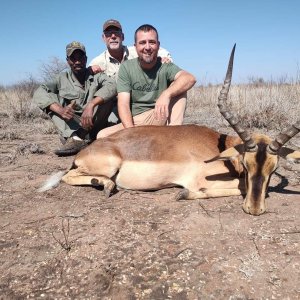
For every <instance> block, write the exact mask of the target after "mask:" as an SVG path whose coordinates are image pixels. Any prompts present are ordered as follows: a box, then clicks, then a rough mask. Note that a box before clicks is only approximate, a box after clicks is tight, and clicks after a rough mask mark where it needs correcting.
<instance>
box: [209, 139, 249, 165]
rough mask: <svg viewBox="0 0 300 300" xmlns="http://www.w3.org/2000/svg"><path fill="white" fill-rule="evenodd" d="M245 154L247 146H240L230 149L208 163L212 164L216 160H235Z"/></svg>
mask: <svg viewBox="0 0 300 300" xmlns="http://www.w3.org/2000/svg"><path fill="white" fill-rule="evenodd" d="M243 153H245V145H244V144H239V145H236V146H234V147H231V148H228V149H226V150H225V151H223V152H221V153H220V154H219V155H218V156H216V157H214V158H212V159H209V160H206V161H205V162H206V163H210V162H213V161H216V160H235V159H236V158H238V156H240V155H241V154H243Z"/></svg>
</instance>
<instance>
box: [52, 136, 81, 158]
mask: <svg viewBox="0 0 300 300" xmlns="http://www.w3.org/2000/svg"><path fill="white" fill-rule="evenodd" d="M86 146H87V143H86V142H85V141H82V140H74V139H73V138H68V139H67V141H66V143H65V144H64V145H62V146H61V148H60V149H58V150H55V151H54V153H55V154H56V155H59V156H68V155H75V154H77V153H78V152H79V151H80V150H81V149H83V148H85V147H86Z"/></svg>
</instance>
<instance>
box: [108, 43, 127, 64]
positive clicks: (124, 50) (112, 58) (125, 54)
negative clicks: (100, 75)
mask: <svg viewBox="0 0 300 300" xmlns="http://www.w3.org/2000/svg"><path fill="white" fill-rule="evenodd" d="M122 48H123V59H122V62H123V61H125V60H127V59H128V56H129V51H128V48H127V46H122ZM106 51H107V54H108V57H109V60H110V61H115V60H116V59H115V58H114V57H113V56H112V55H111V54H110V53H109V51H108V50H106Z"/></svg>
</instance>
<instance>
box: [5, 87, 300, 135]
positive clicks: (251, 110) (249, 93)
mask: <svg viewBox="0 0 300 300" xmlns="http://www.w3.org/2000/svg"><path fill="white" fill-rule="evenodd" d="M35 88H36V84H35V83H34V82H32V81H26V82H22V83H20V84H18V85H15V86H14V87H11V88H10V89H1V90H0V112H1V119H7V118H8V119H9V120H10V122H11V121H14V122H17V123H18V122H23V123H24V122H27V123H33V126H35V128H36V129H37V130H39V131H42V132H43V133H46V134H53V133H55V132H56V131H55V128H54V126H53V125H52V123H51V121H50V120H49V119H48V117H47V116H46V115H45V114H43V113H42V112H41V111H40V110H39V109H38V108H36V107H35V106H34V105H33V104H32V102H31V98H32V94H33V92H34V90H35ZM220 89H221V85H215V86H200V87H194V88H193V89H191V90H190V91H189V93H188V104H187V110H186V117H185V123H196V124H203V125H207V126H209V127H212V128H214V129H220V128H224V127H225V128H226V127H227V126H228V124H227V122H226V121H225V120H224V119H223V118H222V117H221V114H220V113H219V110H218V107H217V99H218V95H219V92H220ZM299 99H300V84H299V83H298V84H276V83H270V84H268V83H255V84H244V85H233V86H232V87H231V89H230V92H229V97H228V104H229V105H230V107H231V108H232V109H233V110H234V111H235V112H236V113H237V114H238V116H239V118H240V120H241V121H242V122H243V124H244V125H245V126H246V127H248V128H250V129H259V131H261V132H266V131H269V130H274V131H279V130H280V129H282V128H284V127H287V126H288V125H290V124H292V123H295V122H296V121H297V120H298V118H299V115H300V105H299ZM3 138H8V139H13V138H15V136H12V135H11V134H10V133H8V134H7V136H5V137H2V139H3Z"/></svg>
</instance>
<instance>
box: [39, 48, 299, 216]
mask: <svg viewBox="0 0 300 300" xmlns="http://www.w3.org/2000/svg"><path fill="white" fill-rule="evenodd" d="M234 51H235V46H234V47H233V49H232V52H231V56H230V60H229V64H228V69H227V74H226V78H225V81H224V85H223V87H222V89H221V92H220V95H219V98H218V107H219V109H220V112H221V114H222V115H223V117H224V118H225V119H226V120H227V121H228V122H229V124H230V125H231V127H232V128H233V129H234V130H235V132H236V133H237V134H238V136H228V135H224V134H220V133H218V132H216V131H214V130H212V129H210V128H207V127H204V126H196V125H182V126H162V127H161V126H143V127H134V128H129V129H125V130H122V131H119V132H117V133H115V134H113V135H111V136H109V137H107V138H104V139H99V140H96V141H95V142H93V143H92V144H91V145H89V146H88V147H87V148H85V149H83V150H82V151H81V152H80V153H78V154H77V156H76V157H75V160H74V162H73V165H72V167H71V169H69V170H68V171H66V172H64V173H63V174H61V175H59V176H57V180H56V182H50V183H49V186H48V187H49V188H51V187H53V186H54V185H55V184H58V182H59V181H60V179H61V178H62V181H64V182H65V183H67V184H70V185H93V186H98V185H102V186H104V193H105V196H106V197H109V196H110V194H111V192H112V190H113V189H114V187H115V186H117V187H118V188H122V189H128V190H143V191H145V190H157V189H162V188H166V187H171V186H181V187H183V188H184V189H182V190H181V191H180V192H179V193H178V195H177V196H176V199H177V200H179V199H202V198H213V197H223V196H234V195H241V194H245V195H246V196H245V200H244V204H243V209H244V211H245V212H247V213H249V214H252V215H260V214H262V213H263V212H265V210H266V204H265V195H266V191H267V188H268V184H269V181H270V177H271V175H272V173H273V172H274V171H275V169H276V168H277V165H278V160H279V157H283V158H285V159H289V160H291V161H294V162H299V161H300V152H299V151H294V150H292V149H289V148H286V147H284V146H283V145H284V144H285V143H287V142H288V141H289V140H290V139H291V138H292V137H293V136H295V135H296V134H297V133H298V132H299V131H300V121H298V122H296V124H294V125H293V126H291V127H290V128H288V129H287V130H285V131H284V132H282V133H281V134H279V135H278V136H277V137H276V139H275V140H273V141H272V140H271V139H270V138H269V137H268V136H265V135H261V134H256V135H251V134H250V133H249V132H248V131H247V130H245V129H244V128H243V127H242V126H241V123H240V122H239V120H238V119H237V117H236V116H235V115H234V114H232V113H231V112H230V111H229V110H228V108H227V106H226V101H227V96H228V92H229V87H230V84H231V77H232V68H233V58H234ZM243 174H244V175H245V176H242V175H243ZM63 175H64V176H63ZM46 189H47V187H45V186H44V187H43V188H41V190H46Z"/></svg>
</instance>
